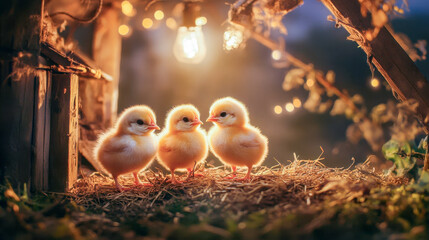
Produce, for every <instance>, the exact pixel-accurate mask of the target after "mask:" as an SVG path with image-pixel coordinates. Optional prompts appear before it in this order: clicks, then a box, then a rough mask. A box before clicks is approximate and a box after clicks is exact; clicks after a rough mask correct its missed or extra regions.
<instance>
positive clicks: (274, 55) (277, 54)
mask: <svg viewBox="0 0 429 240" xmlns="http://www.w3.org/2000/svg"><path fill="white" fill-rule="evenodd" d="M271 57H272V58H273V59H274V60H276V61H278V60H280V59H281V58H282V52H281V51H280V50H274V51H272V52H271Z"/></svg>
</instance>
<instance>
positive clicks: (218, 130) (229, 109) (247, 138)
mask: <svg viewBox="0 0 429 240" xmlns="http://www.w3.org/2000/svg"><path fill="white" fill-rule="evenodd" d="M248 115H249V114H248V112H247V109H246V107H245V106H244V104H243V103H241V102H239V101H237V100H236V99H234V98H231V97H226V98H222V99H218V100H216V101H215V102H214V103H213V104H212V106H211V107H210V117H209V118H208V119H207V121H210V122H213V123H214V126H213V127H212V128H211V129H210V131H209V134H208V140H209V145H210V150H211V151H212V153H213V154H214V155H215V156H216V157H218V158H219V160H220V161H222V162H223V163H224V164H228V165H231V168H232V171H233V172H232V178H235V177H236V171H237V170H236V169H237V168H236V166H246V167H247V168H248V171H247V174H246V176H245V177H244V178H242V179H240V180H249V179H250V173H251V171H252V167H253V166H255V165H259V164H261V163H262V161H263V160H264V159H265V157H266V156H267V152H268V139H267V138H266V137H265V136H264V135H262V134H261V132H260V131H259V129H257V128H256V127H253V126H252V125H250V123H249V116H248Z"/></svg>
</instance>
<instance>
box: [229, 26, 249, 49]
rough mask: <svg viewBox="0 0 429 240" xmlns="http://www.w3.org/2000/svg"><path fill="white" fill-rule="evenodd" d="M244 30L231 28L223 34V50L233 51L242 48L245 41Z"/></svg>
mask: <svg viewBox="0 0 429 240" xmlns="http://www.w3.org/2000/svg"><path fill="white" fill-rule="evenodd" d="M245 38H246V37H245V34H244V31H243V29H241V28H238V27H233V26H229V27H228V28H227V29H226V31H225V33H224V34H223V49H225V50H226V51H231V50H234V49H237V48H239V47H240V46H242V44H243V42H244V40H245Z"/></svg>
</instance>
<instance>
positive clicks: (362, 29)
mask: <svg viewBox="0 0 429 240" xmlns="http://www.w3.org/2000/svg"><path fill="white" fill-rule="evenodd" d="M322 2H323V4H325V6H326V7H327V8H328V9H329V10H330V11H331V12H332V13H333V15H334V16H335V17H336V18H338V19H339V20H341V21H342V22H344V23H345V24H343V26H344V28H345V29H346V30H347V31H348V32H349V33H350V34H351V36H352V37H353V39H361V40H364V39H362V37H361V36H365V34H366V32H367V31H368V30H370V29H372V28H373V26H372V23H371V16H370V14H368V16H366V17H363V16H362V14H361V12H360V4H359V2H358V0H348V1H344V0H322ZM356 42H357V43H358V44H359V45H360V47H361V48H362V49H363V50H364V51H365V53H366V54H367V55H368V57H369V59H372V63H374V65H375V66H376V67H377V69H378V71H379V72H380V73H381V74H382V75H383V77H384V78H385V79H386V81H387V82H388V83H389V85H390V86H391V87H392V89H393V91H395V92H396V93H397V95H398V97H399V99H400V100H402V101H406V100H409V99H416V100H417V101H418V102H419V107H418V109H417V110H418V114H419V118H420V120H421V122H422V123H423V124H424V126H425V128H426V131H429V84H428V82H427V80H426V79H425V77H424V76H423V74H422V73H421V72H420V71H419V69H418V68H417V66H416V65H415V64H414V62H413V61H412V60H411V58H410V57H409V56H408V55H407V53H406V52H405V51H404V50H403V49H402V48H401V46H400V45H399V44H398V43H397V42H396V40H395V38H394V37H393V36H392V34H391V33H390V32H389V31H388V30H387V29H386V28H385V27H383V28H381V30H380V32H379V33H378V35H377V37H376V38H374V39H373V40H372V41H368V40H364V41H359V40H358V41H356ZM427 133H428V132H427Z"/></svg>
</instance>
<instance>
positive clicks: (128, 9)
mask: <svg viewBox="0 0 429 240" xmlns="http://www.w3.org/2000/svg"><path fill="white" fill-rule="evenodd" d="M121 8H122V13H123V14H124V15H126V16H128V17H132V16H133V15H134V8H133V5H132V4H131V3H130V2H129V1H123V2H122V4H121Z"/></svg>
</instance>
